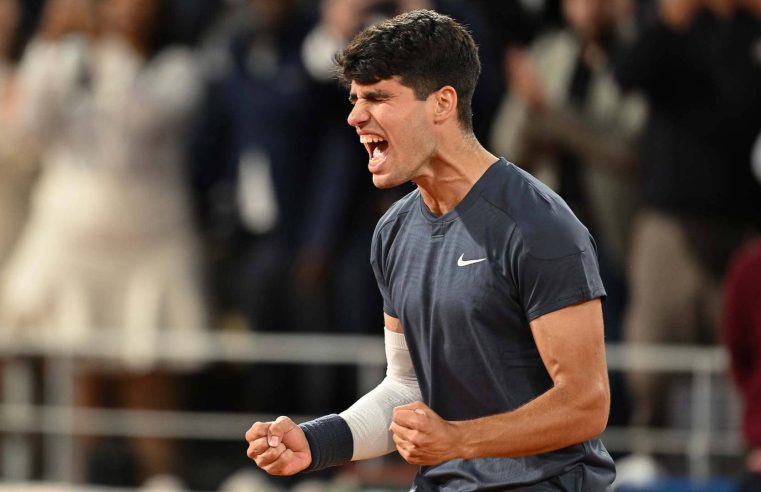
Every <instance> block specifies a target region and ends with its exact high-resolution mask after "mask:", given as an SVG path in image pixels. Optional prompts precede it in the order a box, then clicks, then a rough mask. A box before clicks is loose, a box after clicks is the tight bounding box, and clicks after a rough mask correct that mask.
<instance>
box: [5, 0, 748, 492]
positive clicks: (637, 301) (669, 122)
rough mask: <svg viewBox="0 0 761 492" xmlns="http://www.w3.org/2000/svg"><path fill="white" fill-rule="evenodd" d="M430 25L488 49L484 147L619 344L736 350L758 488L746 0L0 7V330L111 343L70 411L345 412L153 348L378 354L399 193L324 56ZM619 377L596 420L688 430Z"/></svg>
mask: <svg viewBox="0 0 761 492" xmlns="http://www.w3.org/2000/svg"><path fill="white" fill-rule="evenodd" d="M418 8H433V9H436V10H438V11H440V12H442V13H445V14H448V15H450V16H452V17H454V18H455V19H457V20H459V21H461V22H463V23H465V24H466V25H468V26H469V27H470V29H471V30H472V32H473V34H474V37H475V38H476V41H477V42H478V44H479V49H480V55H481V61H482V75H481V79H480V82H479V85H478V87H477V89H476V94H475V99H474V104H473V109H474V128H475V132H476V135H477V137H478V138H479V140H481V141H482V142H484V143H485V144H486V147H487V148H489V149H490V150H492V151H493V152H495V153H498V154H500V155H503V156H505V157H506V158H507V159H508V160H510V161H512V162H515V163H516V164H518V165H520V166H522V167H524V168H525V169H527V170H529V171H530V172H532V173H534V174H535V175H537V176H538V177H540V178H541V179H542V180H543V181H544V182H546V183H547V184H549V185H550V186H551V187H552V188H553V189H555V190H556V191H557V192H558V193H559V194H560V195H561V196H562V197H563V198H564V199H565V200H566V201H567V202H568V203H569V205H570V206H571V208H572V209H573V210H574V212H575V213H576V214H577V215H578V216H579V217H580V218H581V219H582V221H583V222H584V223H585V224H586V225H587V226H588V228H589V229H590V231H591V232H592V234H593V236H594V237H595V240H596V242H597V245H598V247H599V259H600V264H601V272H602V275H603V280H604V282H605V285H606V288H607V291H608V298H607V299H606V302H605V303H604V311H605V312H604V314H605V320H606V330H607V339H608V340H609V341H612V342H624V343H629V344H641V345H649V344H691V345H694V344H706V345H716V344H719V343H721V341H722V340H724V341H726V346H727V348H728V349H729V353H730V355H731V360H732V374H733V375H734V377H735V380H736V382H737V387H738V388H739V390H740V394H741V396H742V397H743V399H744V402H745V407H744V408H745V411H744V425H745V427H744V428H745V430H746V432H745V437H746V441H747V445H748V450H749V452H748V457H749V458H748V460H747V463H748V466H747V472H748V475H747V481H748V483H749V484H750V485H748V486H749V487H751V488H748V490H759V489H757V488H756V489H753V488H752V487H758V486H759V485H758V483H759V482H752V481H753V480H759V479H758V477H759V476H760V475H759V474H761V409H759V405H761V345H760V344H761V314H760V313H759V306H761V298H759V295H761V294H759V293H761V267H759V265H760V264H761V261H759V255H760V254H761V253H759V252H760V251H761V245H760V244H759V243H753V242H752V240H753V239H754V237H755V236H756V234H757V233H758V230H759V229H758V228H759V226H761V0H639V1H635V0H511V1H489V0H459V1H458V0H23V1H22V0H0V336H4V337H17V338H23V337H27V336H36V335H39V333H40V332H43V333H46V334H48V335H50V336H51V337H54V338H56V339H58V340H60V341H61V343H72V344H76V343H78V342H81V341H82V340H84V339H85V338H86V337H88V336H89V335H90V334H91V333H92V332H93V331H94V330H98V329H102V328H116V329H118V330H120V331H121V333H122V342H121V344H120V347H121V348H122V352H121V357H120V358H119V359H118V360H114V361H113V363H111V364H108V365H103V364H100V365H94V364H90V365H85V366H84V367H83V368H82V370H81V371H79V372H78V380H77V385H76V398H77V404H78V405H84V406H117V407H128V408H149V409H172V408H174V409H178V408H183V409H193V410H199V411H203V410H220V411H240V412H265V413H275V412H284V413H295V414H322V413H329V412H332V411H336V410H340V409H342V408H345V407H346V406H347V405H348V404H349V403H350V402H351V401H353V398H354V396H355V394H354V391H355V390H354V388H355V387H356V384H355V383H354V378H355V377H356V376H355V374H354V373H353V371H352V370H351V369H349V368H329V367H322V366H299V367H283V366H277V367H276V366H268V365H264V364H258V365H256V366H255V367H230V366H226V365H223V364H214V365H211V366H203V367H199V366H197V365H195V364H193V363H192V358H189V359H188V361H178V363H177V364H166V363H158V362H157V357H156V355H157V350H160V347H157V346H156V344H155V340H156V335H157V333H158V332H159V331H160V330H185V331H186V332H188V333H193V334H194V335H197V334H203V333H208V332H209V331H211V330H254V331H260V332H312V333H352V334H373V335H376V334H377V335H379V334H380V333H381V331H380V330H381V323H382V305H381V302H380V298H379V295H378V293H377V290H376V286H375V281H374V278H373V275H372V273H371V270H370V268H369V261H368V255H369V244H370V238H371V235H372V231H373V228H374V226H375V223H376V221H377V220H378V218H379V217H380V216H381V214H382V213H383V212H384V211H385V210H386V208H387V207H388V206H389V205H390V204H391V203H393V201H394V200H396V199H397V198H399V197H400V196H402V195H403V194H404V193H406V192H407V191H409V189H410V188H409V187H402V188H400V189H395V190H377V189H374V188H373V186H372V183H371V180H370V178H369V175H368V173H367V171H366V159H367V157H366V155H365V151H364V149H363V147H362V146H361V145H360V144H359V143H358V141H357V139H356V134H355V132H354V131H353V129H352V128H350V127H349V126H348V125H347V124H346V121H345V120H346V116H347V115H348V112H349V109H350V107H349V104H348V101H347V92H346V89H345V88H342V87H340V86H339V85H338V84H337V82H336V81H335V80H334V78H333V72H332V62H333V55H334V53H335V52H336V51H338V50H339V49H341V47H342V46H344V45H345V43H347V42H348V41H349V40H350V39H351V38H352V36H353V35H354V34H356V33H357V32H359V30H361V29H362V28H363V27H365V26H367V25H370V24H372V23H373V22H376V21H377V20H380V19H383V18H385V17H388V16H391V15H394V14H396V13H400V12H403V11H407V10H412V9H418ZM410 186H411V185H410ZM730 264H731V265H732V266H731V267H729V265H730ZM728 271H730V272H731V274H730V275H729V276H727V275H726V274H727V272H728ZM188 339H189V340H202V337H197V336H193V337H188ZM199 343H200V342H199ZM200 348H201V347H197V346H196V347H193V346H192V345H190V346H189V347H186V349H187V350H186V353H187V354H190V355H192V354H193V353H194V351H196V350H200ZM1 370H2V369H1V367H0V371H1ZM263 375H265V376H264V377H263ZM611 382H612V389H613V408H612V413H611V423H612V424H618V425H621V424H630V425H633V426H638V427H655V428H658V427H664V426H667V425H670V422H669V421H670V419H674V418H677V417H676V416H675V415H674V412H673V411H672V409H673V402H672V395H673V394H674V391H673V383H674V381H673V378H667V377H666V376H664V375H659V374H657V373H654V372H641V373H639V372H636V373H629V374H627V375H626V377H625V378H624V377H620V375H614V377H613V378H612V380H611ZM284 387H287V388H289V391H288V392H287V393H289V394H290V395H291V396H290V397H289V396H288V395H284V394H283V391H282V389H283V388H284ZM244 430H245V429H242V430H241V436H242V435H243V431H244ZM241 439H242V437H241ZM652 444H653V443H651V442H648V441H647V440H646V439H642V440H637V442H634V443H633V446H634V451H635V452H634V454H633V456H635V457H640V458H646V459H652V458H651V457H652V455H653V446H652ZM83 449H84V456H82V457H81V459H80V460H79V463H81V470H79V471H78V473H79V475H80V476H81V477H82V478H83V480H85V481H88V482H91V483H100V484H111V485H138V484H143V483H146V482H150V479H151V477H156V476H166V475H167V474H169V475H172V476H177V477H181V478H182V480H183V481H184V482H185V483H186V485H188V486H190V487H193V488H198V489H212V488H215V487H217V485H218V484H219V483H220V482H221V481H222V479H223V478H224V476H226V474H228V473H229V472H231V471H232V470H234V469H235V468H239V467H244V466H246V462H245V453H244V448H243V447H241V446H234V447H229V446H227V445H226V444H222V443H201V444H199V445H197V446H193V445H188V446H183V449H178V447H177V444H176V443H174V442H169V441H167V440H161V439H155V438H151V439H149V438H141V439H134V440H132V441H131V442H129V443H121V442H115V441H108V440H104V439H99V440H95V439H88V440H87V441H86V442H85V445H84V446H83ZM209 449H214V450H215V451H214V453H213V454H210V453H209V451H208V450H209ZM111 458H114V459H111ZM188 463H191V464H192V466H188ZM199 463H206V465H201V464H199ZM210 463H212V464H210ZM753 483H755V485H753Z"/></svg>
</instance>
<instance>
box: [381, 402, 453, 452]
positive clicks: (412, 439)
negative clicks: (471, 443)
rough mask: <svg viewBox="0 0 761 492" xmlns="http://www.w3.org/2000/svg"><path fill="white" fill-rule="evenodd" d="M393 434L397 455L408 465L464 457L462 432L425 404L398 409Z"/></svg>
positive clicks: (392, 429) (395, 412)
mask: <svg viewBox="0 0 761 492" xmlns="http://www.w3.org/2000/svg"><path fill="white" fill-rule="evenodd" d="M389 430H390V431H391V433H392V434H393V435H394V436H393V437H394V443H395V444H396V449H397V451H399V454H401V455H402V458H404V459H405V461H407V463H410V464H413V465H435V464H437V463H441V462H442V461H447V460H451V459H455V458H459V457H460V456H459V452H460V446H461V445H462V442H461V439H460V438H459V428H458V427H457V425H456V424H455V423H453V422H449V421H447V420H444V419H442V418H441V417H440V416H439V415H438V414H437V413H436V412H434V411H433V410H431V409H430V408H429V407H428V406H427V405H426V404H425V403H422V402H419V401H418V402H414V403H410V404H408V405H402V406H400V407H396V408H394V415H393V418H392V421H391V427H389Z"/></svg>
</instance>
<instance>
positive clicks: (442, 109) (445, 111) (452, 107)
mask: <svg viewBox="0 0 761 492" xmlns="http://www.w3.org/2000/svg"><path fill="white" fill-rule="evenodd" d="M432 95H433V98H434V103H435V106H434V112H433V118H434V119H433V121H434V123H436V124H440V123H444V122H445V121H448V120H449V119H450V118H457V91H456V90H455V89H454V87H452V86H451V85H445V86H444V87H442V88H441V89H439V90H437V91H436V92H434V93H433V94H432Z"/></svg>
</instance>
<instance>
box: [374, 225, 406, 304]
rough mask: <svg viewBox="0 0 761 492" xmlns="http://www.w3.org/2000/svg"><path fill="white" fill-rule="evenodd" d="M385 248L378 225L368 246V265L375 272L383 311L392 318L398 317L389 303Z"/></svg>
mask: <svg viewBox="0 0 761 492" xmlns="http://www.w3.org/2000/svg"><path fill="white" fill-rule="evenodd" d="M384 251H386V248H384V245H383V234H382V227H381V226H378V227H376V229H375V232H374V233H373V240H372V243H371V246H370V265H371V266H372V268H373V273H374V274H375V280H376V282H377V283H378V290H379V291H380V293H381V297H383V312H385V313H386V314H388V315H389V316H393V317H394V318H398V317H399V315H398V314H396V310H395V309H394V307H393V306H392V304H391V294H390V292H389V287H388V282H387V281H386V272H385V268H384V267H385V265H386V262H385V254H384Z"/></svg>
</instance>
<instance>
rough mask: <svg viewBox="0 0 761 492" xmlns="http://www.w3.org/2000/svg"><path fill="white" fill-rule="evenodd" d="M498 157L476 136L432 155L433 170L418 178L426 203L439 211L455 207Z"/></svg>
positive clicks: (417, 183) (441, 213) (439, 212)
mask: <svg viewBox="0 0 761 492" xmlns="http://www.w3.org/2000/svg"><path fill="white" fill-rule="evenodd" d="M496 160H497V157H496V156H494V155H493V154H491V153H490V152H489V151H488V150H486V149H485V148H483V146H481V144H480V143H478V141H477V140H476V139H475V138H467V139H465V140H463V141H461V142H460V144H459V145H455V146H452V147H450V148H449V149H442V150H441V151H439V152H438V153H437V154H436V155H435V156H434V157H433V158H432V159H431V163H430V165H429V172H428V173H427V174H425V175H423V176H420V177H418V178H416V179H415V180H414V182H415V184H416V185H417V186H418V188H419V189H420V194H421V195H422V197H423V201H424V202H425V204H426V206H428V208H429V209H430V210H431V212H433V213H434V214H436V215H444V214H446V213H448V212H450V211H451V210H453V209H454V208H455V207H456V206H457V205H458V204H459V203H460V202H461V201H462V199H463V198H465V195H467V194H468V192H469V191H470V189H471V188H473V185H474V184H475V183H476V181H478V180H479V179H480V178H481V176H483V174H484V173H485V172H486V170H487V169H488V168H489V167H490V166H491V165H492V164H494V162H495V161H496Z"/></svg>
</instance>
